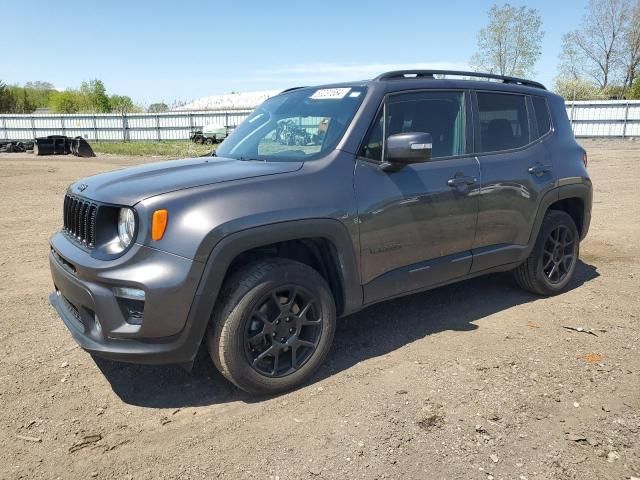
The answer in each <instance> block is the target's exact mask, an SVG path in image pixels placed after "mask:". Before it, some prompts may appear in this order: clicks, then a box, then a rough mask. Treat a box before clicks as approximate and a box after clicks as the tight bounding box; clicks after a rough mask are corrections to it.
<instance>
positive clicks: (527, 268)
mask: <svg viewBox="0 0 640 480" xmlns="http://www.w3.org/2000/svg"><path fill="white" fill-rule="evenodd" d="M579 250H580V237H579V234H578V229H577V228H576V224H575V222H574V221H573V219H572V218H571V216H570V215H569V214H567V213H566V212H563V211H560V210H549V211H548V212H547V213H546V214H545V217H544V220H543V221H542V226H541V227H540V232H539V233H538V238H537V239H536V243H535V245H534V247H533V250H532V251H531V254H530V255H529V257H528V258H527V260H525V262H524V263H523V264H522V265H520V266H519V267H518V268H516V269H515V271H514V273H515V278H516V281H517V283H518V285H520V287H522V288H524V289H525V290H528V291H530V292H532V293H536V294H538V295H556V294H558V293H560V292H562V291H563V290H564V289H565V288H566V287H567V285H568V284H569V282H570V281H571V278H572V277H573V273H574V271H575V269H576V264H577V262H578V255H579Z"/></svg>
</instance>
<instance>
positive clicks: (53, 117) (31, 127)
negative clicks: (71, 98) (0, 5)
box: [0, 100, 640, 141]
mask: <svg viewBox="0 0 640 480" xmlns="http://www.w3.org/2000/svg"><path fill="white" fill-rule="evenodd" d="M566 105H567V114H568V115H569V119H570V120H571V125H572V127H573V131H574V133H575V135H576V137H638V136H640V100H629V101H627V100H603V101H587V102H567V104H566ZM250 113H251V109H242V110H223V111H194V112H167V113H132V114H127V115H119V114H113V113H104V114H68V115H61V114H38V115H36V114H33V115H0V140H31V139H34V138H36V137H44V136H47V135H67V136H69V137H76V136H82V137H84V138H86V139H87V140H91V141H136V140H185V139H188V138H189V132H190V130H192V129H195V128H199V127H203V126H204V125H208V124H211V123H217V124H219V125H222V126H225V127H228V128H230V129H233V128H235V127H236V126H237V125H238V124H239V123H240V122H241V121H242V120H244V119H245V118H246V117H247V116H248V115H249V114H250Z"/></svg>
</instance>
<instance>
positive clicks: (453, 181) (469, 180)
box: [447, 177, 478, 187]
mask: <svg viewBox="0 0 640 480" xmlns="http://www.w3.org/2000/svg"><path fill="white" fill-rule="evenodd" d="M477 181H478V179H477V178H475V177H453V178H450V179H449V180H447V185H449V186H450V187H460V186H462V185H473V184H474V183H476V182H477Z"/></svg>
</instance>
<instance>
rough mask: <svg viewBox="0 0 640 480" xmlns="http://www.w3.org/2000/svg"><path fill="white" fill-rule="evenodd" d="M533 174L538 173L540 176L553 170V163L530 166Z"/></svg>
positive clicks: (530, 171)
mask: <svg viewBox="0 0 640 480" xmlns="http://www.w3.org/2000/svg"><path fill="white" fill-rule="evenodd" d="M527 171H528V172H529V173H530V174H531V175H536V176H540V175H543V174H545V173H547V172H550V171H551V165H540V164H536V165H534V166H533V167H529V170H527Z"/></svg>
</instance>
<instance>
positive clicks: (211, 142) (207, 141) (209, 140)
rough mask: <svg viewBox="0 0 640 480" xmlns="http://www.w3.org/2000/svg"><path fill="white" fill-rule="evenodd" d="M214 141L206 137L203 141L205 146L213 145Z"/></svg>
mask: <svg viewBox="0 0 640 480" xmlns="http://www.w3.org/2000/svg"><path fill="white" fill-rule="evenodd" d="M213 142H214V139H213V138H210V137H207V138H206V139H205V141H204V143H206V144H207V145H213Z"/></svg>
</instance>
